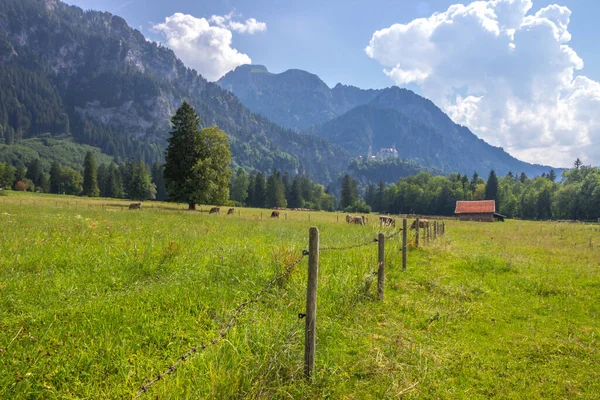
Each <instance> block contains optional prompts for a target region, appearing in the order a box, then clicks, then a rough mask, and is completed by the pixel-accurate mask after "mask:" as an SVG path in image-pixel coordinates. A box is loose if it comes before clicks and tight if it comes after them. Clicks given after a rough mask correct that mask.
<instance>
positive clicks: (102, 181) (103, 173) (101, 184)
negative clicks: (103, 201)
mask: <svg viewBox="0 0 600 400" xmlns="http://www.w3.org/2000/svg"><path fill="white" fill-rule="evenodd" d="M107 179H108V165H106V164H100V165H99V166H98V189H100V196H102V197H108V196H107V195H106V181H107Z"/></svg>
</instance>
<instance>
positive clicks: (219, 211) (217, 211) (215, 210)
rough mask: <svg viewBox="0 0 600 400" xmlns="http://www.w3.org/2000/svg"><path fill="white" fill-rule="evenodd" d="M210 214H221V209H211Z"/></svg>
mask: <svg viewBox="0 0 600 400" xmlns="http://www.w3.org/2000/svg"><path fill="white" fill-rule="evenodd" d="M208 213H209V214H221V208H220V207H213V208H211V209H210V211H209V212H208Z"/></svg>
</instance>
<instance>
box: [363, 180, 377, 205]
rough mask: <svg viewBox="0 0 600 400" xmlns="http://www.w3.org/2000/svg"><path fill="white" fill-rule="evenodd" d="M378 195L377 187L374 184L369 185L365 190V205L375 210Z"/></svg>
mask: <svg viewBox="0 0 600 400" xmlns="http://www.w3.org/2000/svg"><path fill="white" fill-rule="evenodd" d="M376 193H377V187H376V186H375V184H374V183H369V184H368V185H367V188H366V189H365V203H367V205H368V206H369V207H371V208H373V209H374V208H375V194H376Z"/></svg>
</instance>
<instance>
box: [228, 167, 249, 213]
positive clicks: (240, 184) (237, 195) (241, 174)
mask: <svg viewBox="0 0 600 400" xmlns="http://www.w3.org/2000/svg"><path fill="white" fill-rule="evenodd" d="M248 185H249V182H248V175H247V174H246V171H244V170H243V169H242V168H238V170H237V172H236V174H235V178H233V183H232V184H231V199H232V200H234V201H237V202H238V203H240V204H244V202H245V201H246V199H247V198H248Z"/></svg>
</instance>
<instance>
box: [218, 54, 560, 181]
mask: <svg viewBox="0 0 600 400" xmlns="http://www.w3.org/2000/svg"><path fill="white" fill-rule="evenodd" d="M218 83H219V84H220V85H221V86H222V87H223V88H226V89H228V90H231V91H232V92H233V93H234V94H235V95H236V96H238V98H239V99H240V100H241V101H242V102H243V103H244V104H245V105H246V106H247V107H248V108H249V109H250V110H252V111H254V112H257V113H260V114H262V115H264V116H266V117H267V118H269V119H270V120H271V121H274V122H276V123H278V124H280V125H282V126H284V127H287V128H290V129H296V130H299V131H303V132H306V133H309V134H311V135H313V136H318V137H323V138H326V139H328V140H329V141H331V142H332V143H333V144H336V145H339V146H340V147H342V148H343V149H344V150H346V151H347V152H348V153H350V155H351V156H352V157H358V156H364V155H366V154H367V153H368V148H369V147H371V148H372V150H373V152H374V153H375V152H377V151H378V150H379V149H381V148H389V147H391V146H395V148H396V150H397V151H398V155H399V157H401V158H405V159H410V160H413V161H415V162H416V163H418V164H420V165H422V166H424V167H427V168H436V169H438V170H441V171H445V172H446V173H449V172H459V173H465V174H471V173H473V171H478V172H479V173H480V174H486V175H487V173H488V172H489V171H490V170H492V169H494V170H495V171H496V173H498V174H501V175H504V174H506V173H507V172H509V171H512V172H525V173H526V174H528V175H530V176H536V175H541V174H542V173H544V172H548V171H549V170H550V169H551V167H548V166H543V165H535V164H529V163H526V162H523V161H520V160H518V159H516V158H514V157H512V156H511V155H510V154H508V153H507V152H506V151H504V150H503V149H502V148H499V147H494V146H491V145H489V144H488V143H486V142H485V141H483V140H482V139H480V138H478V137H477V136H476V135H474V134H473V133H472V132H471V131H470V130H469V129H468V128H466V127H464V126H461V125H458V124H455V123H454V122H453V121H452V120H451V119H450V118H449V117H448V116H447V115H446V114H445V113H444V112H443V111H442V110H441V109H440V108H439V107H437V106H436V105H435V104H433V103H432V102H431V101H430V100H428V99H426V98H424V97H421V96H419V95H417V94H416V93H414V92H412V91H410V90H407V89H401V88H398V87H395V86H393V87H390V88H386V89H379V90H372V89H370V90H363V89H359V88H357V87H354V86H346V85H342V84H339V83H338V84H337V85H336V86H334V87H333V88H332V89H330V88H329V87H328V86H327V84H326V83H325V82H323V81H322V80H321V79H320V78H319V77H318V76H317V75H314V74H311V73H308V72H305V71H300V70H289V71H285V72H282V73H280V74H274V73H270V72H268V70H267V69H266V68H265V67H264V66H261V65H242V66H240V67H238V68H236V69H235V70H234V71H231V72H229V73H227V74H226V75H225V76H223V77H222V78H221V79H220V80H219V81H218Z"/></svg>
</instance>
